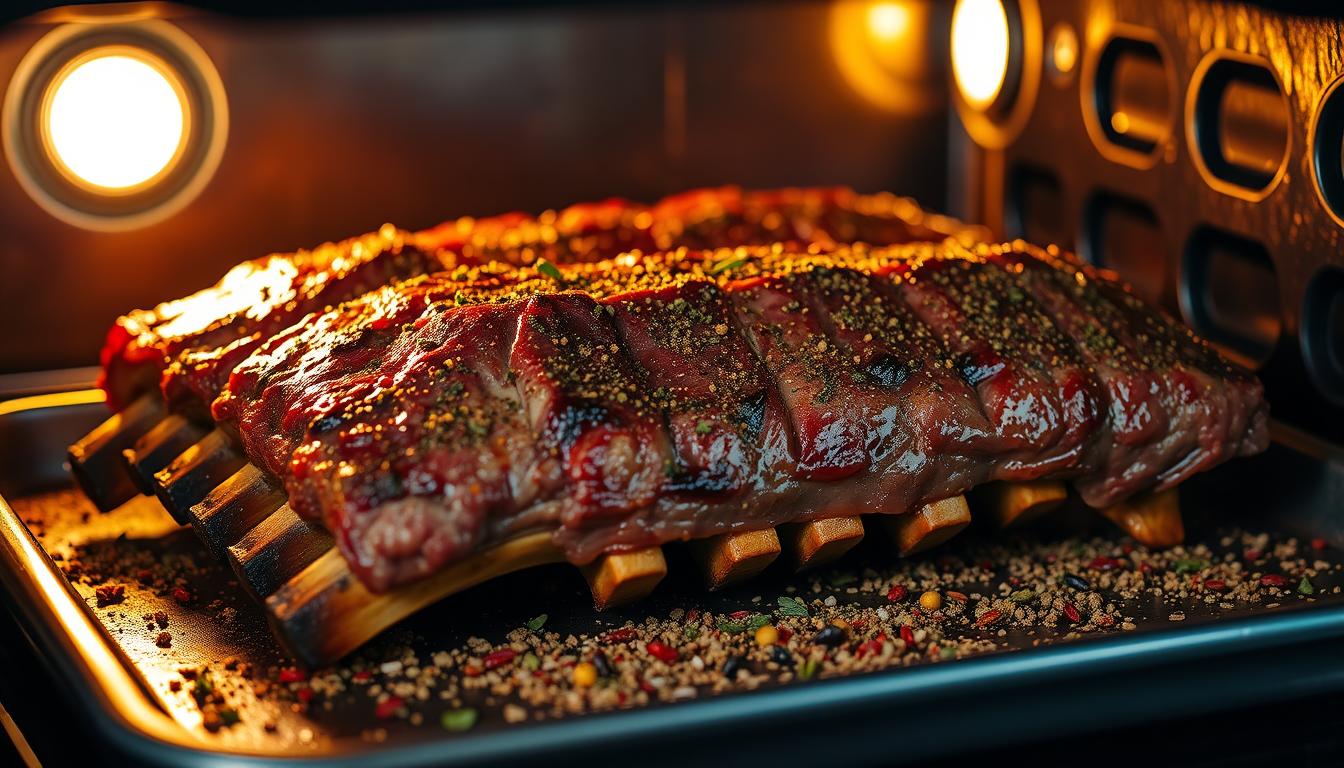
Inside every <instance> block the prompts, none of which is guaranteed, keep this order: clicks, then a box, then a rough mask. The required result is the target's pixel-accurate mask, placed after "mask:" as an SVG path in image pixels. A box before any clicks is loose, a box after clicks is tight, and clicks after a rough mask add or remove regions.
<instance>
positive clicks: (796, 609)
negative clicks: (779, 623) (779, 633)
mask: <svg viewBox="0 0 1344 768" xmlns="http://www.w3.org/2000/svg"><path fill="white" fill-rule="evenodd" d="M775 602H776V603H778V604H779V610H778V613H779V615H780V616H798V617H801V618H806V617H807V603H804V602H803V601H802V600H799V599H798V598H796V597H781V598H779V599H778V600H776V601H775Z"/></svg>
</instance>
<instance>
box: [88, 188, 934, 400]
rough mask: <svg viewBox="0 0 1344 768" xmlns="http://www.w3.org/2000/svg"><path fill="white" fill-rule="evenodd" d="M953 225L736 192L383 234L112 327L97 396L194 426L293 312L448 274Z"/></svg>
mask: <svg viewBox="0 0 1344 768" xmlns="http://www.w3.org/2000/svg"><path fill="white" fill-rule="evenodd" d="M959 228H960V225H958V224H957V223H956V222H953V221H951V220H949V219H945V218H942V217H938V216H933V215H928V214H925V213H924V212H922V211H921V210H920V209H919V207H918V206H916V205H915V204H914V203H912V202H910V201H908V200H903V199H900V198H896V197H894V196H892V195H886V194H881V195H856V194H854V193H853V192H851V191H849V190H845V189H811V190H801V189H793V190H778V191H770V192H749V193H743V192H742V191H741V190H738V189H736V188H724V189H715V190H699V191H695V192H688V193H684V194H681V195H676V196H673V197H669V198H667V199H665V200H663V201H662V202H660V203H658V204H656V205H654V206H652V207H645V206H641V205H637V204H634V203H629V202H626V201H623V200H618V199H613V200H608V201H604V202H601V203H593V204H581V205H575V206H571V207H569V208H566V209H564V210H563V211H560V212H559V213H555V212H548V213H546V214H543V215H541V216H539V217H535V218H534V217H530V216H526V215H524V214H518V213H514V214H506V215H503V216H496V217H492V218H485V219H472V218H464V219H459V220H456V221H451V222H447V223H445V224H442V225H440V226H438V227H436V228H434V229H431V230H427V231H424V232H419V233H415V234H411V233H406V232H401V231H399V230H396V229H395V228H393V227H391V226H387V227H384V228H383V229H382V230H380V231H379V232H378V233H376V234H370V235H366V236H363V237H359V238H354V239H351V240H346V241H343V242H340V243H329V244H326V245H323V246H320V247H318V248H316V249H313V250H311V251H298V252H296V253H287V254H273V255H271V256H267V257H265V258H262V259H257V260H254V261H248V262H244V263H243V264H240V265H238V266H237V267H235V268H233V269H232V270H230V271H229V273H228V274H227V275H225V276H224V278H223V279H222V280H221V281H220V282H219V283H217V284H216V285H214V286H212V287H210V288H207V289H205V290H203V291H200V292H198V293H195V294H193V295H191V296H188V297H186V298H183V299H179V300H176V301H170V302H165V303H163V304H160V305H159V306H157V307H155V308H154V309H152V310H138V311H136V312H132V313H130V314H127V315H125V316H123V317H121V318H120V319H118V321H117V322H116V324H115V325H114V326H113V328H112V329H111V331H110V332H109V333H108V337H107V342H106V344H105V345H104V348H103V352H102V365H103V375H102V380H101V382H100V385H101V386H102V388H103V389H104V390H106V391H107V393H108V399H109V403H110V404H111V405H112V406H113V407H114V408H119V407H122V406H124V405H125V404H126V403H128V402H129V401H130V400H132V399H133V398H134V397H136V396H137V395H139V394H140V393H142V392H144V391H146V390H148V389H150V388H152V387H153V386H154V385H155V384H159V385H160V386H161V387H162V389H163V392H164V396H165V398H166V399H167V401H168V402H169V403H170V405H171V406H172V407H173V408H174V409H175V410H178V411H184V412H188V413H193V412H195V413H198V414H200V415H204V411H205V408H206V406H207V405H208V403H209V402H210V401H211V400H212V399H214V397H215V395H217V394H218V393H219V390H220V389H221V388H222V387H223V385H224V383H225V381H227V379H228V374H229V372H230V371H231V370H233V366H234V365H236V364H237V363H238V362H239V361H241V360H243V359H244V358H246V357H247V356H248V355H249V354H250V353H251V352H252V351H253V350H254V349H256V347H257V346H258V345H259V344H260V343H261V342H263V341H265V340H266V339H268V338H270V337H271V336H273V335H274V334H275V333H277V332H279V331H281V330H283V329H285V328H287V327H289V326H290V325H292V324H293V323H295V322H296V321H298V320H299V319H301V318H303V317H304V316H305V315H308V314H309V313H312V312H315V311H320V310H322V309H324V308H327V307H331V306H334V305H336V304H339V303H341V302H343V301H347V300H349V299H353V298H355V297H356V296H359V295H361V294H363V293H366V292H368V291H370V290H373V289H374V288H377V287H379V286H382V285H387V284H388V283H391V282H394V281H397V280H402V279H406V278H410V277H413V276H416V275H423V274H428V273H431V272H437V271H440V270H444V269H452V268H453V267H455V266H458V265H460V264H466V265H481V264H486V263H489V262H491V261H501V262H505V263H510V264H531V263H533V262H535V261H537V260H538V259H545V260H547V261H550V262H555V263H565V262H571V261H596V260H601V259H605V258H611V257H613V256H615V255H617V254H619V253H622V252H625V251H630V250H645V251H651V250H667V249H670V248H673V247H677V246H680V245H692V246H696V247H705V246H722V245H738V244H753V243H771V242H787V243H794V244H798V245H802V246H806V245H813V244H815V245H820V246H830V245H832V244H834V243H836V242H854V241H856V240H862V241H864V242H871V243H875V244H892V243H902V242H910V241H912V240H925V239H941V238H943V237H946V236H947V235H948V234H950V233H953V232H956V231H958V229H959Z"/></svg>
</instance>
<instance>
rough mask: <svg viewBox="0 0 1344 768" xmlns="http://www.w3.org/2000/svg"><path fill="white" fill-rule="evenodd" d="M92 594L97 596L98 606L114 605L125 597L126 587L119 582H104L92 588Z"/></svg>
mask: <svg viewBox="0 0 1344 768" xmlns="http://www.w3.org/2000/svg"><path fill="white" fill-rule="evenodd" d="M93 596H94V597H95V598H97V600H98V607H99V608H103V607H105V606H108V605H116V604H117V603H120V602H121V601H122V600H125V599H126V587H123V586H122V585H120V584H104V585H103V586H101V587H98V588H97V589H95V590H93Z"/></svg>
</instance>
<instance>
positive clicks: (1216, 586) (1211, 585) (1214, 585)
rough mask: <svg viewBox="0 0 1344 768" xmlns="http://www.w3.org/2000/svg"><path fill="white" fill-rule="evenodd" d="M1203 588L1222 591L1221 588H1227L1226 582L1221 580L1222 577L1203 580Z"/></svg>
mask: <svg viewBox="0 0 1344 768" xmlns="http://www.w3.org/2000/svg"><path fill="white" fill-rule="evenodd" d="M1204 588H1205V589H1211V590H1213V591H1214V592H1222V591H1223V590H1225V589H1227V582H1225V581H1223V580H1222V579H1209V580H1208V581H1205V582H1204Z"/></svg>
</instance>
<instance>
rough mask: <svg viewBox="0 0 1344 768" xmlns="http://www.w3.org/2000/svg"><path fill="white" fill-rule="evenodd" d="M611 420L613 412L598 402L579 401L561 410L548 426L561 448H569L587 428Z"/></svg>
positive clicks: (552, 437)
mask: <svg viewBox="0 0 1344 768" xmlns="http://www.w3.org/2000/svg"><path fill="white" fill-rule="evenodd" d="M610 420H611V412H610V411H609V410H607V408H606V407H605V406H602V405H598V404H596V403H578V404H575V405H571V406H569V407H566V408H561V409H559V412H558V413H557V414H556V416H555V417H554V418H553V419H552V420H551V423H550V424H549V425H548V427H547V432H549V437H550V439H551V440H553V441H555V443H556V444H557V445H559V446H560V447H561V448H564V449H566V450H567V449H569V448H571V447H572V446H573V445H574V442H575V441H576V440H578V439H579V436H580V435H582V434H583V431H584V430H585V429H588V428H590V427H592V426H595V425H597V424H602V423H604V422H607V421H610Z"/></svg>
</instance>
